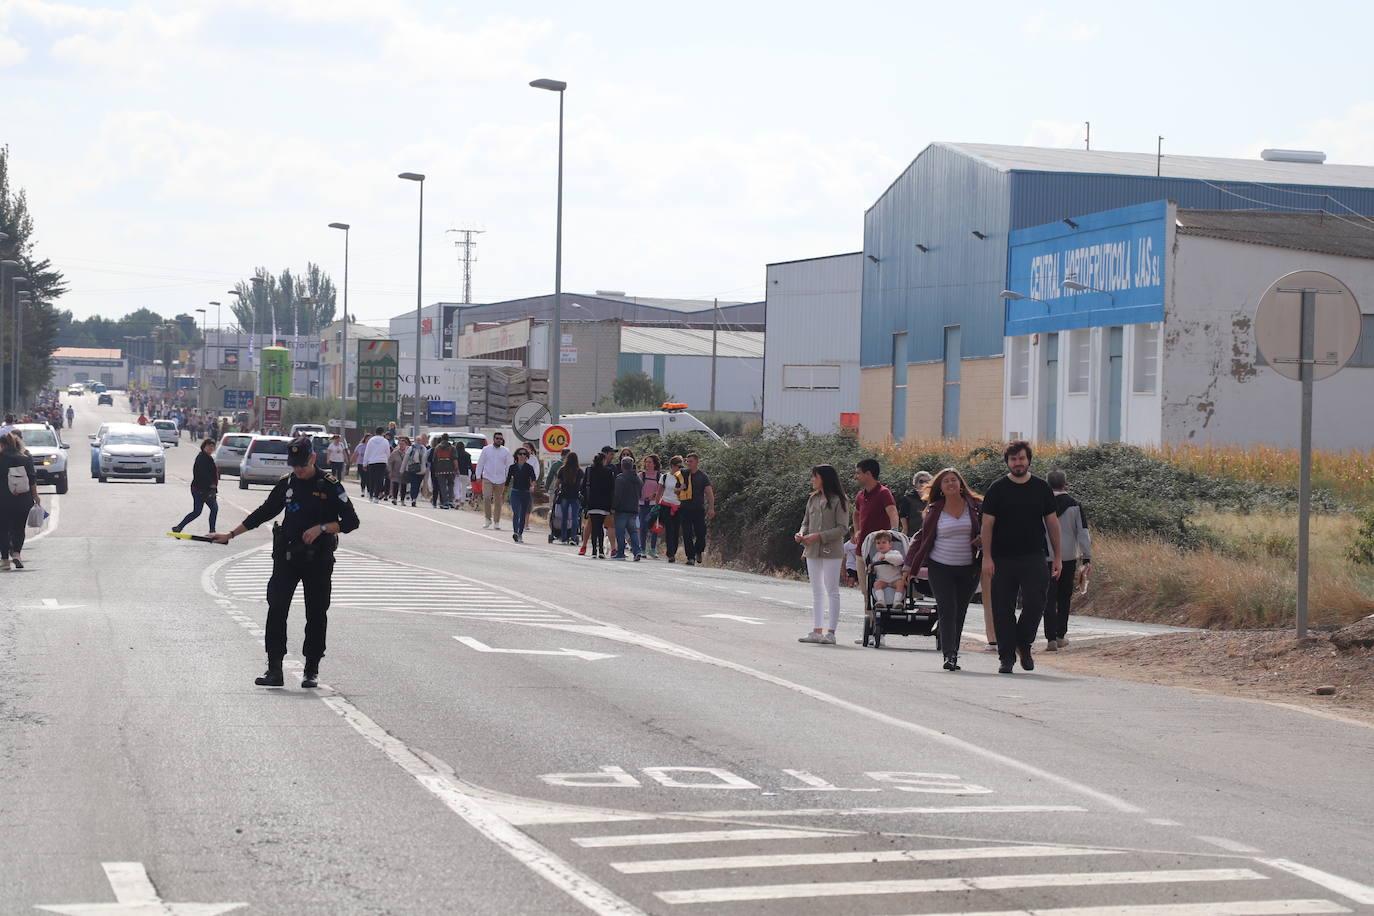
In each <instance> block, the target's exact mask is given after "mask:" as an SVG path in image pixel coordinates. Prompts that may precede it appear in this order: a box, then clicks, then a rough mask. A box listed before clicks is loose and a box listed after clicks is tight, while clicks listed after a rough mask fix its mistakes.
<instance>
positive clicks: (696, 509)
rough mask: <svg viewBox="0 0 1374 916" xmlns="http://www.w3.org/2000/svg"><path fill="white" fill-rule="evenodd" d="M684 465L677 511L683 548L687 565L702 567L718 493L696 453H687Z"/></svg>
mask: <svg viewBox="0 0 1374 916" xmlns="http://www.w3.org/2000/svg"><path fill="white" fill-rule="evenodd" d="M685 463H686V467H685V468H684V469H683V471H682V475H681V480H682V487H681V488H680V489H679V490H678V494H677V495H678V499H680V500H681V501H682V505H681V506H680V508H679V509H678V513H679V514H680V515H681V516H682V548H683V551H684V552H685V553H686V554H687V565H688V566H693V565H696V566H700V565H702V564H703V563H705V562H706V523H707V522H708V521H710V520H711V519H713V518H715V517H716V493H715V490H713V489H712V488H711V478H710V477H708V476H706V472H705V471H703V470H702V469H701V457H700V456H699V455H697V453H696V452H691V453H690V454H688V455H687V458H686V462H685Z"/></svg>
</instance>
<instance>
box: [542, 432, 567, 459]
mask: <svg viewBox="0 0 1374 916" xmlns="http://www.w3.org/2000/svg"><path fill="white" fill-rule="evenodd" d="M565 448H572V436H571V435H570V434H569V433H568V428H567V427H566V426H550V427H549V428H548V429H546V430H544V451H546V452H553V453H554V454H558V453H559V452H561V451H563V449H565Z"/></svg>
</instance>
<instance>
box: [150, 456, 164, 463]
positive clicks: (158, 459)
mask: <svg viewBox="0 0 1374 916" xmlns="http://www.w3.org/2000/svg"><path fill="white" fill-rule="evenodd" d="M163 457H165V456H163V455H154V456H153V464H157V463H158V462H160V461H162V459H163Z"/></svg>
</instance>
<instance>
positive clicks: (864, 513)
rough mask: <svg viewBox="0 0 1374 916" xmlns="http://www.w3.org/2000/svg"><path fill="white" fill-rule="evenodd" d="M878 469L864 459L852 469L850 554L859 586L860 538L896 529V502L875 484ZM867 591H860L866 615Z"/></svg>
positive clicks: (875, 461) (863, 579)
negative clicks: (854, 485) (854, 489)
mask: <svg viewBox="0 0 1374 916" xmlns="http://www.w3.org/2000/svg"><path fill="white" fill-rule="evenodd" d="M880 470H881V468H880V467H879V465H878V459H877V458H865V459H863V460H862V461H860V462H859V463H858V464H857V465H855V466H854V479H855V480H856V481H858V483H859V495H858V496H855V497H854V553H855V556H856V557H857V558H858V563H857V566H858V571H859V582H860V583H861V584H864V583H867V582H868V579H867V578H866V571H865V570H866V564H865V563H864V555H863V546H864V538H866V537H868V536H869V534H871V533H873V532H874V531H885V530H888V529H895V528H896V527H897V501H896V500H895V499H893V498H892V491H891V490H889V489H888V488H887V487H885V486H883V485H882V484H881V483H879V482H878V473H879V471H880ZM868 591H869V590H868V588H867V587H865V588H864V596H865V599H864V613H868V612H869V606H868V605H869V602H868V600H867V596H868Z"/></svg>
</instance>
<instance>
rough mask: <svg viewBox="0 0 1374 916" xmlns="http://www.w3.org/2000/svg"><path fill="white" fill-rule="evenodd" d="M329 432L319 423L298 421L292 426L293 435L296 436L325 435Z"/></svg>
mask: <svg viewBox="0 0 1374 916" xmlns="http://www.w3.org/2000/svg"><path fill="white" fill-rule="evenodd" d="M327 433H328V430H326V429H325V428H324V427H323V426H321V425H320V424H318V423H297V424H296V425H295V426H293V427H291V435H292V437H293V438H294V437H296V436H323V435H326V434H327Z"/></svg>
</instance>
